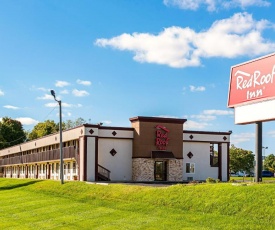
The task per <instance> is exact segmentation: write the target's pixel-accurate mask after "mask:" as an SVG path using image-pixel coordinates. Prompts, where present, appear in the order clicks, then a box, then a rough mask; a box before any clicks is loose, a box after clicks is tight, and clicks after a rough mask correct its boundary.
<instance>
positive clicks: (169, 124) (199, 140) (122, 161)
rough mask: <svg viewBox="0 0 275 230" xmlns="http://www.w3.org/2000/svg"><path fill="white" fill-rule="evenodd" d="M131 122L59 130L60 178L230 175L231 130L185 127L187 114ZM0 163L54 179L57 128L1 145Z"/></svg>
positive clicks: (20, 174) (8, 170)
mask: <svg viewBox="0 0 275 230" xmlns="http://www.w3.org/2000/svg"><path fill="white" fill-rule="evenodd" d="M130 122H131V125H132V127H131V128H130V127H107V126H102V125H94V124H83V125H81V126H78V127H75V128H73V129H69V130H66V131H64V132H63V134H62V140H63V160H64V169H63V170H64V180H68V181H69V180H80V181H90V182H95V181H113V182H138V181H139V182H154V181H168V182H187V181H194V180H196V181H204V180H206V179H207V178H208V177H211V178H214V179H220V180H221V181H228V180H229V146H230V134H231V132H206V131H189V130H184V123H185V122H186V119H174V118H160V117H142V116H138V117H134V118H130ZM0 169H1V171H2V172H3V177H6V178H35V179H52V180H59V179H60V175H59V173H60V170H61V169H60V149H59V133H56V134H51V135H48V136H45V137H42V138H39V139H36V140H32V141H28V142H25V143H22V144H19V145H16V146H12V147H10V148H6V149H2V150H0Z"/></svg>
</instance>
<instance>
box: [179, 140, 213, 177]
mask: <svg viewBox="0 0 275 230" xmlns="http://www.w3.org/2000/svg"><path fill="white" fill-rule="evenodd" d="M209 146H210V144H209V143H204V142H194V143H191V142H183V180H187V178H188V177H193V180H205V179H206V178H207V177H212V178H215V179H217V178H218V167H211V166H210V153H209ZM189 152H191V153H192V154H193V157H192V158H191V159H190V158H189V157H188V156H187V154H188V153H189ZM186 163H195V173H186Z"/></svg>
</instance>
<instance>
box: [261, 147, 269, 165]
mask: <svg viewBox="0 0 275 230" xmlns="http://www.w3.org/2000/svg"><path fill="white" fill-rule="evenodd" d="M262 149H263V150H264V151H263V169H264V160H265V150H266V149H268V147H264V146H263V147H262Z"/></svg>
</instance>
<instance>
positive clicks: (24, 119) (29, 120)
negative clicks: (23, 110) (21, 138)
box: [15, 117, 39, 125]
mask: <svg viewBox="0 0 275 230" xmlns="http://www.w3.org/2000/svg"><path fill="white" fill-rule="evenodd" d="M15 120H17V121H20V122H21V124H22V125H35V124H37V123H38V122H39V121H37V120H34V119H32V118H30V117H18V118H16V119H15Z"/></svg>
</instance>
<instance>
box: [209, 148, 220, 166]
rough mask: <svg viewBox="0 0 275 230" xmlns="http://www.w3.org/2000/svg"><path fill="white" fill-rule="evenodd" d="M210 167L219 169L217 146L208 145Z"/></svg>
mask: <svg viewBox="0 0 275 230" xmlns="http://www.w3.org/2000/svg"><path fill="white" fill-rule="evenodd" d="M210 166H211V167H219V146H218V144H213V143H210Z"/></svg>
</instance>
